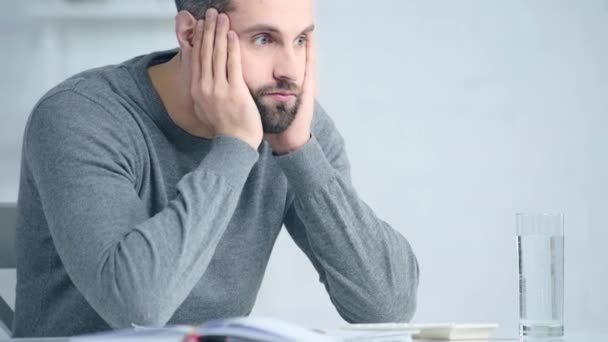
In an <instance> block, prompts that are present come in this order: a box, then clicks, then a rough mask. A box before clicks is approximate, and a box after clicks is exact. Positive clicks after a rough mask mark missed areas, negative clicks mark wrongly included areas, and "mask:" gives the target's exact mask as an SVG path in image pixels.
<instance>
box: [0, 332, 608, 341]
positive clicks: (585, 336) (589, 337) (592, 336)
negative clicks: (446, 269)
mask: <svg viewBox="0 0 608 342" xmlns="http://www.w3.org/2000/svg"><path fill="white" fill-rule="evenodd" d="M69 340H70V339H69V338H66V337H60V338H26V339H19V338H17V339H9V340H7V339H4V340H2V339H0V342H17V341H18V342H69ZM452 341H453V342H459V341H462V342H465V340H452ZM521 341H522V340H520V339H518V338H491V339H489V340H466V342H521ZM523 341H524V342H606V341H608V333H571V334H566V336H565V337H564V338H561V339H560V338H557V339H555V338H553V339H529V340H528V339H526V340H523ZM414 342H437V340H434V341H432V340H414Z"/></svg>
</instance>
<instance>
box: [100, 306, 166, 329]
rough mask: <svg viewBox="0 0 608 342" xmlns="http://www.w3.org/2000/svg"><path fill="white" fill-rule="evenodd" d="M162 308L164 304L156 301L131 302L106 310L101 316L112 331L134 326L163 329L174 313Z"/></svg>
mask: <svg viewBox="0 0 608 342" xmlns="http://www.w3.org/2000/svg"><path fill="white" fill-rule="evenodd" d="M162 307H163V305H162V303H159V302H158V301H156V300H149V301H144V300H141V299H137V300H129V301H125V302H123V303H121V304H118V305H116V306H114V308H113V309H114V310H105V313H103V314H102V315H101V316H102V317H103V319H104V320H105V321H106V322H107V323H108V325H110V327H112V329H124V328H131V327H133V325H138V326H146V327H163V326H165V325H167V323H168V322H169V320H170V319H171V316H172V313H170V312H168V310H163V309H162Z"/></svg>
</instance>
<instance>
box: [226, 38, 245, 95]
mask: <svg viewBox="0 0 608 342" xmlns="http://www.w3.org/2000/svg"><path fill="white" fill-rule="evenodd" d="M242 79H243V71H242V68H241V45H240V44H239V37H238V35H237V34H236V32H234V31H230V32H229V33H228V83H230V84H231V85H233V86H234V85H237V84H238V83H239V82H240V81H241V80H242Z"/></svg>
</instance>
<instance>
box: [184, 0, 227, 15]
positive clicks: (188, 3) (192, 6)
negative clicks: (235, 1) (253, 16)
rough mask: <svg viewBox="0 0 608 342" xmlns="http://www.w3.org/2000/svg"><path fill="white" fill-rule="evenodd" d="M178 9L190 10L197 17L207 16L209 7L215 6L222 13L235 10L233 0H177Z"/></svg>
mask: <svg viewBox="0 0 608 342" xmlns="http://www.w3.org/2000/svg"><path fill="white" fill-rule="evenodd" d="M175 7H177V11H178V12H179V11H188V12H190V14H192V16H194V17H195V18H197V19H202V18H204V17H205V12H207V10H208V9H209V8H215V9H216V10H217V11H218V12H220V13H226V12H230V11H232V10H234V7H233V6H232V1H231V0H175Z"/></svg>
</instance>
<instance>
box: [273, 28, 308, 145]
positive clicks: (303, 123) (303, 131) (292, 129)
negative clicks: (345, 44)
mask: <svg viewBox="0 0 608 342" xmlns="http://www.w3.org/2000/svg"><path fill="white" fill-rule="evenodd" d="M315 56H316V55H315V44H314V36H313V33H312V32H310V33H309V34H308V38H307V40H306V75H305V76H304V85H303V86H302V103H301V104H300V108H299V109H298V112H297V113H296V116H295V118H294V120H293V122H292V123H291V125H290V126H289V127H288V128H287V129H286V130H285V131H284V132H282V133H278V134H266V135H265V136H264V138H265V139H266V141H268V143H269V144H270V146H271V147H272V152H273V153H274V154H278V155H282V154H287V153H290V152H293V151H295V150H297V149H298V148H300V147H302V146H303V145H304V144H306V143H307V142H308V140H310V126H311V124H312V116H313V112H314V106H315V82H316V77H315V71H316V57H315Z"/></svg>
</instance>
